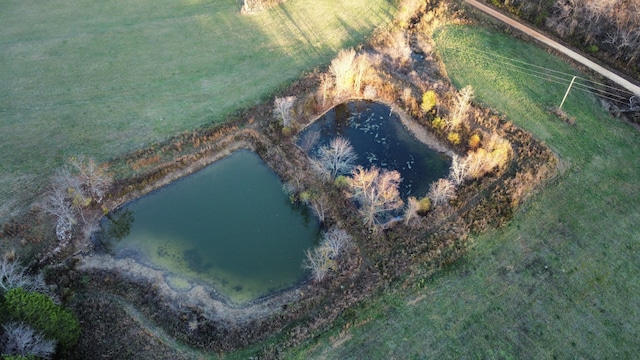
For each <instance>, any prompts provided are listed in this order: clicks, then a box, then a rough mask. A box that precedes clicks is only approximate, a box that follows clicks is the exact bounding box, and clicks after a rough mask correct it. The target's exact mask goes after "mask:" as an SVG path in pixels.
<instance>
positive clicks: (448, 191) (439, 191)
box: [428, 179, 456, 207]
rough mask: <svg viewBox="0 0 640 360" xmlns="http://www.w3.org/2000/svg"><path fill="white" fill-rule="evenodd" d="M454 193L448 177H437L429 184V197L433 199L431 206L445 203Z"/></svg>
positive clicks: (454, 190)
mask: <svg viewBox="0 0 640 360" xmlns="http://www.w3.org/2000/svg"><path fill="white" fill-rule="evenodd" d="M455 194H456V188H455V187H454V186H453V183H452V182H451V181H450V180H449V179H439V180H438V181H435V182H433V183H432V184H431V185H430V186H429V194H428V196H429V198H430V199H431V200H432V201H433V206H434V207H436V206H438V205H440V204H446V203H448V202H449V200H451V199H452V198H453V197H454V196H455Z"/></svg>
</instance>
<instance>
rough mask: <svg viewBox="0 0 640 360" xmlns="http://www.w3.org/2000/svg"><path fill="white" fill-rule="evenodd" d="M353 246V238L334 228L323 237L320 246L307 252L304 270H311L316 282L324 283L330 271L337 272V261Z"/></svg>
mask: <svg viewBox="0 0 640 360" xmlns="http://www.w3.org/2000/svg"><path fill="white" fill-rule="evenodd" d="M350 246H351V236H350V235H349V234H348V233H347V232H346V231H344V230H342V229H340V228H338V227H332V228H331V229H329V231H327V232H325V233H324V234H323V235H322V240H320V244H318V246H316V247H315V248H314V249H313V250H312V249H309V250H307V251H306V256H307V259H306V261H305V263H304V265H303V267H304V268H306V269H309V270H311V272H312V274H313V279H314V280H315V281H317V282H318V281H322V280H324V278H325V277H326V276H327V274H328V273H329V271H331V270H337V266H338V263H337V261H336V260H337V259H338V258H339V257H340V255H341V254H342V253H343V252H344V251H345V250H346V249H348V248H349V247H350Z"/></svg>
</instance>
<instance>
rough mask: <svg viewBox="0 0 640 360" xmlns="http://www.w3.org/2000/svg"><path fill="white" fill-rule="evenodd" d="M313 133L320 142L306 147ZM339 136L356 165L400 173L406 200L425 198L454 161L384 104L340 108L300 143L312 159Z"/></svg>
mask: <svg viewBox="0 0 640 360" xmlns="http://www.w3.org/2000/svg"><path fill="white" fill-rule="evenodd" d="M313 133H317V134H319V138H318V141H317V142H315V143H314V144H313V145H312V146H307V145H306V139H307V137H308V136H310V135H311V134H313ZM337 136H342V137H344V138H346V139H348V140H349V141H350V142H351V145H352V146H353V148H354V150H355V152H356V153H357V154H358V161H357V165H362V166H363V167H365V168H369V167H371V166H374V165H375V166H377V167H378V168H383V169H387V170H396V171H398V172H399V173H400V175H401V176H402V183H401V185H400V193H401V196H402V198H403V199H404V200H406V199H407V198H408V197H409V196H415V197H418V198H421V197H423V196H425V195H426V194H427V192H428V191H429V185H430V184H431V183H432V182H434V181H436V180H438V179H440V178H442V177H446V176H447V174H448V173H449V167H450V166H451V158H450V157H449V156H447V155H446V154H443V153H440V152H438V151H436V150H433V149H431V148H430V147H428V146H427V145H425V144H424V143H422V142H420V141H419V140H418V139H416V138H415V137H414V136H413V134H411V133H410V132H409V131H408V130H407V129H406V128H405V127H404V126H403V125H402V122H401V121H400V119H399V117H398V115H397V114H396V113H394V112H392V111H391V108H389V107H388V106H386V105H384V104H380V103H375V102H371V101H352V102H349V103H345V104H341V105H338V106H336V107H335V108H333V109H332V110H330V111H329V112H327V113H326V114H325V115H324V116H323V117H321V118H320V119H318V121H316V122H314V123H313V124H311V125H310V126H309V127H308V128H307V129H305V131H304V132H303V133H302V134H301V135H300V141H299V142H298V144H299V145H301V146H302V147H303V148H305V147H307V153H308V154H309V155H310V156H312V157H313V156H316V154H317V152H318V149H319V148H320V147H321V146H325V145H327V144H329V142H330V141H331V140H332V139H333V138H335V137H337Z"/></svg>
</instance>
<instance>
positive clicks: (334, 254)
mask: <svg viewBox="0 0 640 360" xmlns="http://www.w3.org/2000/svg"><path fill="white" fill-rule="evenodd" d="M349 246H351V235H349V234H348V233H347V232H346V231H344V230H342V229H340V228H338V227H337V226H334V227H332V228H331V229H329V231H327V232H325V233H324V234H323V236H322V241H321V243H320V247H321V248H323V249H325V250H324V251H325V252H326V254H327V256H328V257H329V258H330V259H332V260H335V259H337V258H338V257H339V256H340V255H341V254H342V252H343V251H344V250H346V249H347V248H349Z"/></svg>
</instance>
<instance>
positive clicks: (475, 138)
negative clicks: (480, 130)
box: [469, 134, 481, 150]
mask: <svg viewBox="0 0 640 360" xmlns="http://www.w3.org/2000/svg"><path fill="white" fill-rule="evenodd" d="M480 141H481V139H480V135H478V134H473V135H471V137H470V138H469V148H470V149H471V150H477V149H478V148H479V147H480Z"/></svg>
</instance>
